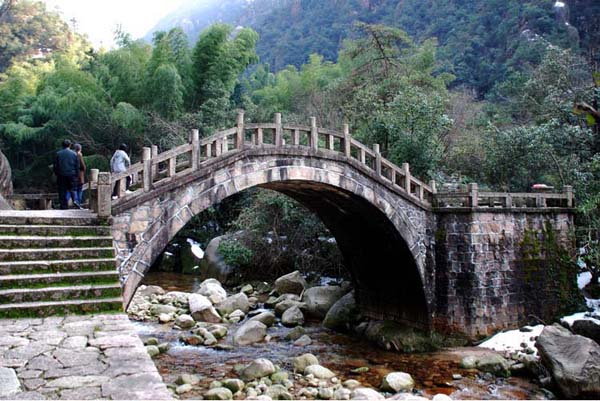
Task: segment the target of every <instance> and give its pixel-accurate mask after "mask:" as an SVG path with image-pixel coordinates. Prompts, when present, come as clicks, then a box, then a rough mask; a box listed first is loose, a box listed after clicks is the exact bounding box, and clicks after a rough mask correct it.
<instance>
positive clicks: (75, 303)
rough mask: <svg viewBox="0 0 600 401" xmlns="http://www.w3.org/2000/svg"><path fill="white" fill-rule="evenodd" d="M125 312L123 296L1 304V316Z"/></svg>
mask: <svg viewBox="0 0 600 401" xmlns="http://www.w3.org/2000/svg"><path fill="white" fill-rule="evenodd" d="M105 312H121V313H122V312H123V298H121V297H114V298H103V299H83V300H72V301H51V302H25V303H16V304H1V305H0V318H21V317H46V316H57V315H71V314H87V313H105Z"/></svg>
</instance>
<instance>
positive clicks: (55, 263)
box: [0, 258, 117, 276]
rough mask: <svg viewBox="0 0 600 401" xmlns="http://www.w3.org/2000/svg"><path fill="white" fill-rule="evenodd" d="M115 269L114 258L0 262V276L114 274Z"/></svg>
mask: <svg viewBox="0 0 600 401" xmlns="http://www.w3.org/2000/svg"><path fill="white" fill-rule="evenodd" d="M116 269H117V268H116V265H115V259H114V258H104V259H76V260H40V261H37V260H35V261H23V262H0V276H2V275H7V274H47V273H59V272H62V273H69V272H91V271H115V272H116Z"/></svg>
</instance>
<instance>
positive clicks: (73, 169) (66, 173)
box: [54, 139, 81, 209]
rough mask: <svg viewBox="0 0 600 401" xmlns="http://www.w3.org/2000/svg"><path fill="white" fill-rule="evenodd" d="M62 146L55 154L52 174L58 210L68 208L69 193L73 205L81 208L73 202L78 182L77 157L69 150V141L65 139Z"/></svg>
mask: <svg viewBox="0 0 600 401" xmlns="http://www.w3.org/2000/svg"><path fill="white" fill-rule="evenodd" d="M62 145H63V148H62V150H59V151H58V152H56V157H55V158H54V174H56V183H57V185H58V200H59V202H60V208H61V209H68V208H69V200H68V198H67V192H69V193H70V195H71V199H73V200H74V202H73V204H74V205H75V206H76V207H79V208H81V205H79V204H78V203H77V202H76V201H75V199H77V198H76V194H75V188H76V186H77V182H78V181H79V158H78V157H77V153H75V152H73V151H72V150H71V141H69V140H68V139H65V140H64V141H63V144H62Z"/></svg>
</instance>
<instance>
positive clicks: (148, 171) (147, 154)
mask: <svg viewBox="0 0 600 401" xmlns="http://www.w3.org/2000/svg"><path fill="white" fill-rule="evenodd" d="M142 163H143V164H144V173H143V177H144V178H143V181H144V192H149V191H150V190H151V189H152V150H151V149H150V148H148V147H144V148H143V153H142Z"/></svg>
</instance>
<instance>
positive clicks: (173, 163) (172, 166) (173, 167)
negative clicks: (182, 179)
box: [167, 156, 177, 177]
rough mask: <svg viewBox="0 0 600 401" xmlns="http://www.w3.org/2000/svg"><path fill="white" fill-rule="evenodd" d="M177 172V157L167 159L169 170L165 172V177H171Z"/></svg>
mask: <svg viewBox="0 0 600 401" xmlns="http://www.w3.org/2000/svg"><path fill="white" fill-rule="evenodd" d="M176 172H177V156H173V157H171V158H170V159H169V168H168V170H167V177H173V176H174V175H175V173H176Z"/></svg>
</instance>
